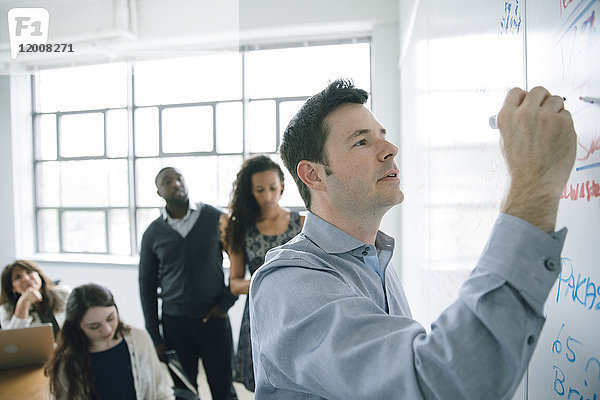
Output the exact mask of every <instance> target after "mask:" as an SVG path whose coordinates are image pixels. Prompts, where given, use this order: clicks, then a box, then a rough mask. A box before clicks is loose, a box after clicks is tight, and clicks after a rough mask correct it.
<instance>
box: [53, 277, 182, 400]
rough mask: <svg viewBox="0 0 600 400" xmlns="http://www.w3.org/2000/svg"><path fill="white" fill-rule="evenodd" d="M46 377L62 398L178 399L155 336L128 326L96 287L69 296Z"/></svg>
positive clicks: (107, 295)
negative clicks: (162, 362)
mask: <svg viewBox="0 0 600 400" xmlns="http://www.w3.org/2000/svg"><path fill="white" fill-rule="evenodd" d="M45 373H46V375H47V376H49V377H50V392H51V393H52V395H53V396H54V397H55V398H56V399H58V400H62V399H65V400H66V399H69V400H78V399H94V400H95V399H156V400H162V399H174V398H175V397H174V395H173V389H172V388H171V385H172V382H170V379H169V376H168V373H167V372H166V370H165V369H164V367H162V366H161V364H160V361H159V360H158V356H157V355H156V351H155V349H154V344H153V343H152V340H151V339H150V336H148V334H147V333H146V331H145V330H142V329H137V328H134V327H131V326H128V325H125V324H123V322H122V321H121V320H120V319H119V311H118V309H117V306H116V304H115V301H114V299H113V296H112V294H111V292H110V291H109V290H108V289H107V288H105V287H103V286H100V285H96V284H93V283H89V284H86V285H82V286H78V287H76V288H75V289H73V292H72V293H71V295H70V296H69V299H68V300H67V314H66V318H65V322H64V324H63V327H62V330H61V331H60V334H59V337H58V342H57V347H56V350H55V352H54V355H53V357H52V358H51V360H50V361H49V362H48V364H47V365H46V369H45Z"/></svg>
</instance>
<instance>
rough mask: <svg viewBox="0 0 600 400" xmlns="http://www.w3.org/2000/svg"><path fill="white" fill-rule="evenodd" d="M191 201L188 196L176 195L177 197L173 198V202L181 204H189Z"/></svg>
mask: <svg viewBox="0 0 600 400" xmlns="http://www.w3.org/2000/svg"><path fill="white" fill-rule="evenodd" d="M189 202H190V199H189V197H188V196H184V197H175V198H173V199H171V203H175V204H177V205H179V206H184V205H187V204H188V203H189Z"/></svg>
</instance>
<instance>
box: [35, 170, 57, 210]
mask: <svg viewBox="0 0 600 400" xmlns="http://www.w3.org/2000/svg"><path fill="white" fill-rule="evenodd" d="M37 202H38V205H39V206H41V207H59V206H60V163H59V162H57V161H51V162H41V163H38V164H37Z"/></svg>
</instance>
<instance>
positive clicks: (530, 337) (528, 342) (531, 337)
mask: <svg viewBox="0 0 600 400" xmlns="http://www.w3.org/2000/svg"><path fill="white" fill-rule="evenodd" d="M533 342H535V338H534V337H533V335H532V336H529V337H528V338H527V344H528V345H530V346H531V345H532V344H533Z"/></svg>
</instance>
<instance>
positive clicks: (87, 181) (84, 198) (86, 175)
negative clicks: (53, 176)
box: [60, 160, 128, 207]
mask: <svg viewBox="0 0 600 400" xmlns="http://www.w3.org/2000/svg"><path fill="white" fill-rule="evenodd" d="M60 195H61V205H62V206H64V207H93V206H99V207H108V206H110V205H113V206H126V205H127V199H128V188H127V163H126V161H125V160H83V161H79V160H78V161H65V162H62V163H61V166H60Z"/></svg>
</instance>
